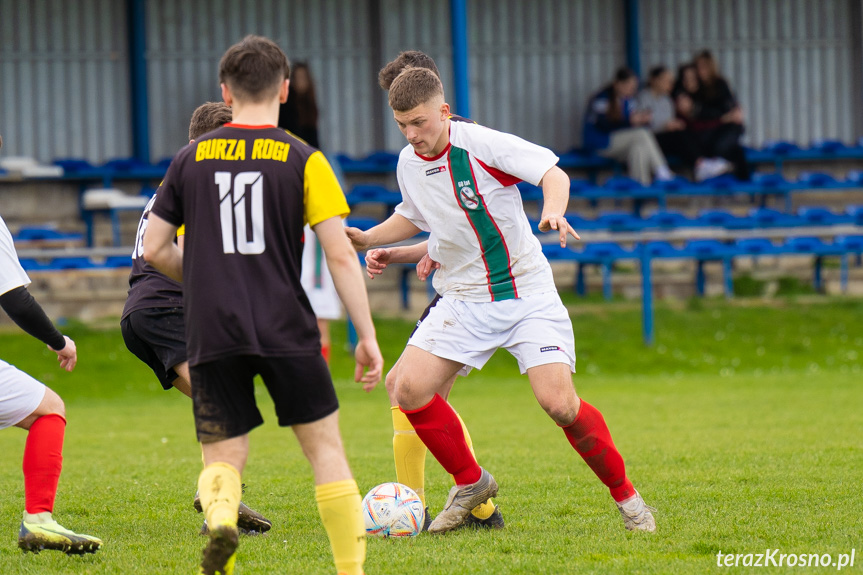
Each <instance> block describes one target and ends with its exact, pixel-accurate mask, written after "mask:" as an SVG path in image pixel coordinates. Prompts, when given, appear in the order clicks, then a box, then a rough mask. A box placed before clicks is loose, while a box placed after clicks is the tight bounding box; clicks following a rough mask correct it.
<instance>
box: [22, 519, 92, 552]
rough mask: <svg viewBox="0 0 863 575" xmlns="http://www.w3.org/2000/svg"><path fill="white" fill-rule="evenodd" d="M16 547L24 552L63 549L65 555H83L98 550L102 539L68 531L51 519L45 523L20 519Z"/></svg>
mask: <svg viewBox="0 0 863 575" xmlns="http://www.w3.org/2000/svg"><path fill="white" fill-rule="evenodd" d="M18 547H20V548H21V549H22V550H23V551H24V552H27V551H32V552H33V553H39V552H40V551H42V550H43V549H51V550H55V551H63V552H64V553H66V554H67V555H83V554H84V553H95V552H96V551H98V550H99V549H100V548H101V547H102V540H101V539H99V538H98V537H93V536H92V535H81V534H79V533H74V532H73V531H69V530H68V529H66V528H65V527H63V526H62V525H60V524H58V523H57V522H56V521H54V520H53V519H52V520H50V521H48V522H46V523H28V522H26V521H21V530H20V531H19V532H18Z"/></svg>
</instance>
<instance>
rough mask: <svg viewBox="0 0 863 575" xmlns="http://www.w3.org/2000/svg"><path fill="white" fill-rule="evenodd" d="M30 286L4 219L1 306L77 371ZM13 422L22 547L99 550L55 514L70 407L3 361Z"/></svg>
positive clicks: (0, 224)
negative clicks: (17, 434)
mask: <svg viewBox="0 0 863 575" xmlns="http://www.w3.org/2000/svg"><path fill="white" fill-rule="evenodd" d="M2 146H3V140H2V139H0V147H2ZM28 285H30V278H29V277H27V273H26V272H25V271H24V268H22V267H21V262H19V261H18V254H17V253H16V251H15V245H14V244H13V243H12V234H10V233H9V228H7V227H6V222H4V221H3V218H0V307H2V308H3V310H4V311H5V312H6V313H7V314H8V315H9V317H10V318H11V319H12V321H14V322H15V323H16V324H18V326H19V327H21V329H23V330H24V331H26V332H27V333H28V334H30V335H32V336H33V337H35V338H37V339H39V340H41V341H42V342H44V343H45V344H46V345H47V346H48V348H49V349H50V350H51V351H53V352H54V353H56V354H57V360H58V361H59V362H60V367H61V368H63V369H65V370H66V371H72V370H73V369H74V368H75V364H76V363H77V362H78V352H77V350H76V348H75V342H74V341H72V340H71V339H69V338H68V337H66V336H64V335H63V334H61V333H60V332H59V331H57V328H56V327H54V324H53V323H51V320H50V319H48V316H46V315H45V312H44V311H43V310H42V307H41V306H40V305H39V304H38V303H37V302H36V300H34V299H33V296H31V295H30V292H29V291H28V290H27V286H28ZM13 426H14V427H20V428H21V429H26V430H27V442H26V443H25V445H24V466H23V467H24V516H23V518H22V520H21V529H20V531H19V532H18V547H20V548H21V549H22V550H24V551H33V552H35V553H38V552H39V551H41V550H43V549H54V550H57V551H64V552H65V553H67V554H69V555H73V554H74V555H79V554H83V553H95V552H96V551H97V550H98V549H99V548H100V547H101V546H102V541H101V540H100V539H99V538H97V537H93V536H91V535H81V534H79V533H74V532H72V531H70V530H68V529H66V528H65V527H63V526H62V525H60V524H58V523H57V522H56V521H55V520H54V517H53V515H52V513H53V511H54V499H55V498H56V497H57V483H58V482H59V481H60V471H61V470H62V468H63V439H64V437H65V433H66V406H65V405H64V404H63V400H62V399H60V396H59V395H57V394H56V393H55V392H54V391H52V390H51V389H49V388H48V387H46V386H45V385H43V384H42V383H40V382H38V381H36V380H35V379H34V378H32V377H30V376H29V375H27V374H26V373H24V372H23V371H21V370H20V369H18V368H16V367H14V366H12V365H9V364H8V363H6V362H5V361H3V360H0V429H5V428H7V427H13Z"/></svg>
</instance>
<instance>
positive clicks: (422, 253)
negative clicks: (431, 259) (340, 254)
mask: <svg viewBox="0 0 863 575" xmlns="http://www.w3.org/2000/svg"><path fill="white" fill-rule="evenodd" d="M427 256H428V240H426V241H424V242H420V243H418V244H414V245H412V246H395V247H392V248H374V249H371V250H369V251H368V252H366V273H367V274H368V276H369V278H371V279H375V276H379V275H381V274H382V273H384V270H385V269H387V266H388V265H389V264H420V263H421V262H422V261H423V258H425V259H428V257H427ZM417 273H418V274H419V271H417ZM426 276H428V273H426ZM422 279H425V278H422Z"/></svg>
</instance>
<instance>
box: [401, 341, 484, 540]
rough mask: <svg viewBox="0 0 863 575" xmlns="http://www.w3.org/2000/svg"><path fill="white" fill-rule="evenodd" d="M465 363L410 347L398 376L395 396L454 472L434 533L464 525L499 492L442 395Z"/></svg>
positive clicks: (421, 435) (437, 455)
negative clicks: (476, 509) (476, 456)
mask: <svg viewBox="0 0 863 575" xmlns="http://www.w3.org/2000/svg"><path fill="white" fill-rule="evenodd" d="M461 368H462V364H460V363H458V362H455V361H451V360H448V359H443V358H440V357H437V356H435V355H433V354H431V353H429V352H427V351H425V350H422V349H420V348H418V347H415V346H412V345H409V346H408V347H407V348H405V351H404V353H403V354H402V364H401V366H400V368H399V370H398V377H397V380H396V399H397V401H398V403H399V406H400V409H401V411H402V412H403V413H404V414H405V415H406V416H407V419H408V420H409V421H410V423H411V425H412V426H413V428H414V430H415V431H416V433H417V435H418V436H419V438H420V439H421V440H422V442H423V443H424V444H425V445H426V446H427V447H428V449H429V451H431V452H432V455H434V456H435V459H437V460H438V462H439V463H440V464H441V465H442V466H443V468H444V469H446V470H447V472H448V473H449V474H450V475H452V476H453V479H454V480H455V483H456V485H455V487H453V488H452V489H451V490H450V493H449V497H448V499H447V503H446V505H445V506H444V509H443V511H441V513H440V514H438V516H437V517H436V518H435V520H434V521H433V522H432V524H431V525H430V526H429V529H428V530H429V532H430V533H442V532H444V531H450V530H452V529H455V528H457V527H459V526H460V525H462V524H463V523H464V522H465V520H466V519H467V516H468V515H469V514H470V512H471V510H472V509H474V508H475V507H476V506H478V505H479V504H481V503H483V502H485V501H486V500H488V499H489V498H491V497H494V496H495V495H496V494H497V483H495V481H494V478H493V477H492V476H491V475H490V474H489V473H488V472H487V471H485V470H483V469H482V468H481V467H480V466H479V464H478V463H477V462H476V458H475V457H474V454H473V453H472V451H471V449H470V447H469V446H468V443H467V438H466V437H465V432H464V428H463V427H462V424H461V421H460V419H459V417H458V414H456V412H455V410H454V409H453V408H452V406H451V405H450V404H449V403H447V401H446V400H445V399H444V398H443V397H442V395H441V394H442V393H447V394H448V393H449V389H450V387H451V382H452V380H453V379H454V378H455V376H456V374H457V373H458V371H459V370H460V369H461Z"/></svg>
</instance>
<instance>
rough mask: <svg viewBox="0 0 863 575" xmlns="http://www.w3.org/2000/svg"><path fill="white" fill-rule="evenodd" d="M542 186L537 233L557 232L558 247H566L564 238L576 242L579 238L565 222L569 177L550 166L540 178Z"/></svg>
mask: <svg viewBox="0 0 863 575" xmlns="http://www.w3.org/2000/svg"><path fill="white" fill-rule="evenodd" d="M539 185H540V186H542V215H541V216H540V220H539V231H541V232H549V231H551V230H557V231H558V233H559V235H560V247H565V246H566V236H567V234H569V235H571V236H572V237H574V238H575V239H577V240H580V239H581V237H579V235H578V234H577V233H576V231H575V230H574V229H572V226H570V225H569V223H568V222H567V221H566V218H565V217H564V214H565V213H566V205H567V204H568V203H569V176H567V175H566V173H565V172H564V171H563V170H561V169H560V168H558V167H557V166H552V167H551V168H549V170H548V171H547V172H546V173H545V175H544V176H542V180H541V181H540V182H539Z"/></svg>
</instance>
